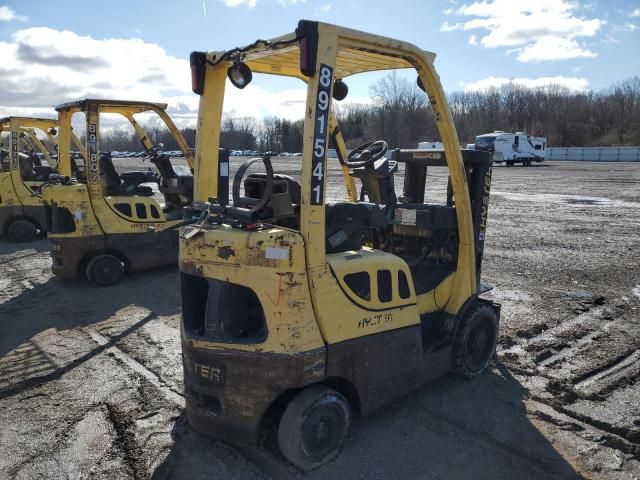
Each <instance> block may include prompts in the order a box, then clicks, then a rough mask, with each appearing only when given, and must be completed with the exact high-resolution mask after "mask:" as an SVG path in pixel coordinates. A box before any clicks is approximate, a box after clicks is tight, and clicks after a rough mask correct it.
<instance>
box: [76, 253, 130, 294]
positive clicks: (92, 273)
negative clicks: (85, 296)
mask: <svg viewBox="0 0 640 480" xmlns="http://www.w3.org/2000/svg"><path fill="white" fill-rule="evenodd" d="M85 275H86V277H87V281H88V282H89V283H90V284H91V285H92V286H94V287H110V286H112V285H115V284H117V283H118V282H120V280H121V279H122V276H123V275H124V265H123V264H122V261H121V260H120V259H119V258H118V257H116V256H114V255H109V254H108V253H105V254H101V255H96V256H95V257H93V258H91V260H89V262H87V266H86V268H85Z"/></svg>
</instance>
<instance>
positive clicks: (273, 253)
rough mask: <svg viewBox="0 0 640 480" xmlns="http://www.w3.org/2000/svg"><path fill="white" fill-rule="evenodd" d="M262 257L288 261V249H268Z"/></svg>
mask: <svg viewBox="0 0 640 480" xmlns="http://www.w3.org/2000/svg"><path fill="white" fill-rule="evenodd" d="M264 256H265V258H269V259H271V260H288V259H289V249H288V248H274V247H268V248H267V251H266V252H265V253H264Z"/></svg>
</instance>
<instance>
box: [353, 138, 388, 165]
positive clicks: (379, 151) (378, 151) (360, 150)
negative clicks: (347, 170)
mask: <svg viewBox="0 0 640 480" xmlns="http://www.w3.org/2000/svg"><path fill="white" fill-rule="evenodd" d="M388 148H389V147H388V145H387V142H385V141H384V140H376V141H375V142H368V143H363V144H362V145H358V146H357V147H356V148H354V149H353V150H351V152H350V153H349V155H347V158H346V159H345V161H344V164H345V165H346V166H347V167H352V168H353V167H367V166H369V165H373V162H375V161H376V160H378V159H379V158H382V157H384V154H385V153H387V149H388Z"/></svg>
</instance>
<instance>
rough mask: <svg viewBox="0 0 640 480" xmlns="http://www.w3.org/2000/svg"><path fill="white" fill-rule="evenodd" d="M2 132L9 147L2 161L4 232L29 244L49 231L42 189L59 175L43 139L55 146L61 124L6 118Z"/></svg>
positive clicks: (1, 217)
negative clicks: (56, 173) (50, 178)
mask: <svg viewBox="0 0 640 480" xmlns="http://www.w3.org/2000/svg"><path fill="white" fill-rule="evenodd" d="M0 130H1V132H2V135H3V138H2V140H3V144H2V145H3V147H4V146H5V145H6V147H7V149H6V150H4V149H3V150H2V152H1V156H2V158H1V159H0V233H2V234H3V235H5V236H6V237H7V238H9V240H11V241H13V242H29V241H31V240H34V239H35V238H36V237H37V236H38V235H42V234H44V233H45V231H46V214H45V208H44V206H43V204H42V201H41V197H40V189H41V187H42V185H43V183H45V182H47V181H48V180H49V176H50V175H51V174H52V173H55V171H56V170H55V168H56V162H54V160H53V158H52V154H51V153H50V152H49V150H48V149H47V147H46V146H45V143H44V142H43V141H42V140H44V139H46V140H45V141H46V142H48V143H49V144H50V145H52V146H54V147H55V144H56V142H57V140H56V135H57V121H56V120H53V119H46V118H32V117H6V118H2V119H0ZM38 133H39V134H40V137H43V139H41V138H40V137H39V136H38Z"/></svg>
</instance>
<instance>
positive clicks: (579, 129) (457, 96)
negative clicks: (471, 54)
mask: <svg viewBox="0 0 640 480" xmlns="http://www.w3.org/2000/svg"><path fill="white" fill-rule="evenodd" d="M370 95H371V100H372V102H371V103H369V104H347V105H344V106H343V105H340V104H339V103H336V104H334V105H335V113H336V116H337V118H338V123H339V125H340V128H341V130H342V133H343V135H344V137H345V139H346V141H347V145H348V146H349V147H353V146H355V145H357V144H359V143H362V142H364V141H368V140H374V139H384V140H386V141H387V142H388V143H389V145H390V146H393V147H397V146H403V147H413V146H416V145H417V144H418V142H420V141H433V140H438V138H439V137H438V131H437V128H436V124H435V121H434V119H433V116H432V113H431V110H430V107H429V104H428V99H427V96H426V95H425V94H424V92H422V91H421V90H420V89H419V88H418V87H417V85H416V84H415V83H413V82H410V81H409V80H407V79H406V78H403V77H401V76H399V75H397V74H396V73H395V72H392V73H390V74H389V75H387V76H386V77H384V78H382V79H381V80H380V81H378V82H377V83H375V84H374V85H372V86H371V89H370ZM448 100H449V106H450V108H451V112H452V115H453V119H454V122H455V124H456V128H457V131H458V136H459V139H460V143H461V144H463V145H464V144H466V143H472V142H473V141H474V139H475V137H476V135H480V134H482V133H488V132H493V131H494V130H504V131H524V132H527V133H529V134H533V135H541V136H546V137H547V138H548V144H549V145H550V146H624V145H640V77H638V76H635V77H631V78H629V79H627V80H624V81H622V82H619V83H616V84H614V85H613V86H611V87H610V88H607V89H605V90H602V91H599V92H594V91H591V90H589V91H585V92H575V91H571V90H569V89H568V88H566V87H563V86H560V85H548V86H545V87H541V88H526V87H524V86H522V85H519V84H516V83H507V84H505V85H503V86H501V87H499V88H491V89H489V90H486V91H473V92H453V93H451V94H449V95H448ZM145 128H146V130H147V133H148V135H149V137H150V139H151V141H152V142H153V143H154V144H157V143H163V144H164V146H165V149H167V150H176V149H178V146H177V144H176V143H175V140H174V139H173V137H172V136H171V135H170V134H169V132H168V131H167V129H166V128H164V127H163V126H161V125H160V124H157V123H156V124H151V125H146V126H145ZM181 132H182V134H183V135H184V137H185V139H186V140H187V143H188V144H189V145H190V146H191V147H193V146H195V133H196V132H195V129H194V128H191V127H190V128H184V129H182V130H181ZM302 136H303V121H302V120H287V119H284V118H277V117H267V118H263V119H260V120H258V119H256V118H253V117H234V116H225V118H224V119H223V122H222V131H221V139H220V140H221V141H220V144H221V146H223V147H226V148H229V149H233V150H260V151H275V152H300V151H302ZM101 148H103V149H104V150H120V151H132V150H141V149H142V147H141V145H140V142H139V140H138V139H137V137H136V136H135V134H134V133H133V132H129V131H126V130H122V129H113V130H109V131H107V132H105V133H103V135H101Z"/></svg>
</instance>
